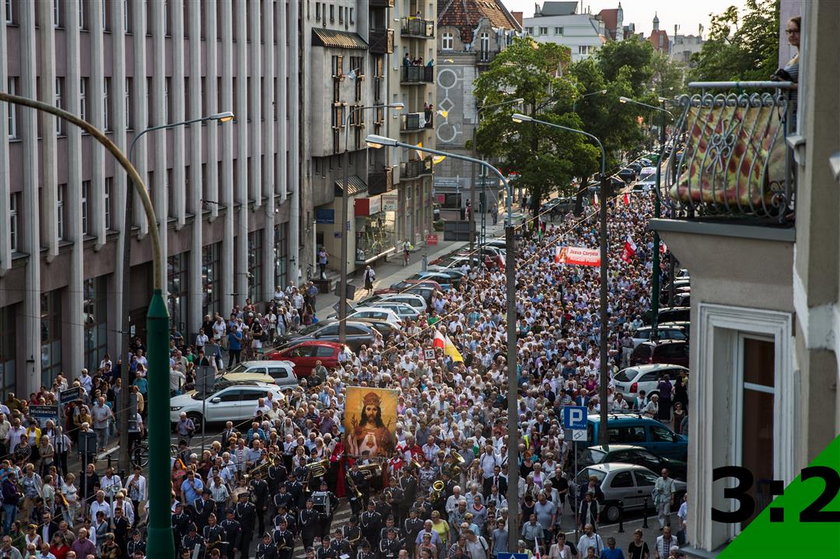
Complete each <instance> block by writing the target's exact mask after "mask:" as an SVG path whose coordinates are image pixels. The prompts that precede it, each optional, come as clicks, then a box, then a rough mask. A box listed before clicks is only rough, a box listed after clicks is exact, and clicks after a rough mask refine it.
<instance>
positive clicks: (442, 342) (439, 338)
mask: <svg viewBox="0 0 840 559" xmlns="http://www.w3.org/2000/svg"><path fill="white" fill-rule="evenodd" d="M432 347H439V348H440V349H445V348H446V338H445V337H444V336H443V334H441V333H440V330H438V329H437V328H435V337H434V339H433V340H432Z"/></svg>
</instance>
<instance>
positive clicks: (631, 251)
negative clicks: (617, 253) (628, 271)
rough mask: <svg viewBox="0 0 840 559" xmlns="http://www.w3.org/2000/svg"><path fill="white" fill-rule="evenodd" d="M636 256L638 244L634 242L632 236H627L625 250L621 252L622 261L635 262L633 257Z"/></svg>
mask: <svg viewBox="0 0 840 559" xmlns="http://www.w3.org/2000/svg"><path fill="white" fill-rule="evenodd" d="M635 254H636V243H634V242H633V239H631V238H630V236H629V235H628V236H627V239H626V240H625V241H624V250H623V251H621V259H622V260H624V261H625V262H630V261H631V260H633V256H634V255H635Z"/></svg>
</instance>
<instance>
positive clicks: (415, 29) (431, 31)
mask: <svg viewBox="0 0 840 559" xmlns="http://www.w3.org/2000/svg"><path fill="white" fill-rule="evenodd" d="M400 22H401V25H400V35H401V36H403V37H418V38H421V39H431V38H432V37H434V36H435V22H434V21H431V20H428V19H420V18H417V17H404V18H402V19H401V20H400Z"/></svg>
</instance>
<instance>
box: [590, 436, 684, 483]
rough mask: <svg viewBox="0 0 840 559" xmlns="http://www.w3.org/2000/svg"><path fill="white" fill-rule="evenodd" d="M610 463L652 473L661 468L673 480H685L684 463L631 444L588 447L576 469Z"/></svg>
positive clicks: (660, 470) (658, 471)
mask: <svg viewBox="0 0 840 559" xmlns="http://www.w3.org/2000/svg"><path fill="white" fill-rule="evenodd" d="M610 462H624V463H625V464H636V465H638V466H644V467H645V468H647V469H649V470H650V471H652V472H657V473H660V472H662V468H668V471H669V472H671V477H673V478H674V479H681V480H683V481H685V479H686V463H685V462H683V461H682V460H673V459H671V458H665V457H664V456H658V455H656V454H654V453H652V452H651V451H649V450H648V449H646V448H643V447H641V446H636V445H631V444H611V445H609V446H601V445H597V446H590V447H589V448H587V449H586V450H584V451H583V452H582V453H581V455H580V456H579V457H578V467H586V466H591V465H593V464H608V463H610Z"/></svg>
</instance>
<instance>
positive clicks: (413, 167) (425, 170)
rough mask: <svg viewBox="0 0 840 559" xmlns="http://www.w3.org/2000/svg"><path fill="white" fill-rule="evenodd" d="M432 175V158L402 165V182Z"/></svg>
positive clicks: (415, 160) (428, 157)
mask: <svg viewBox="0 0 840 559" xmlns="http://www.w3.org/2000/svg"><path fill="white" fill-rule="evenodd" d="M431 174H432V157H431V156H427V157H424V158H423V159H412V160H411V161H403V162H402V163H400V180H408V179H416V178H419V177H422V176H425V175H431Z"/></svg>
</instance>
